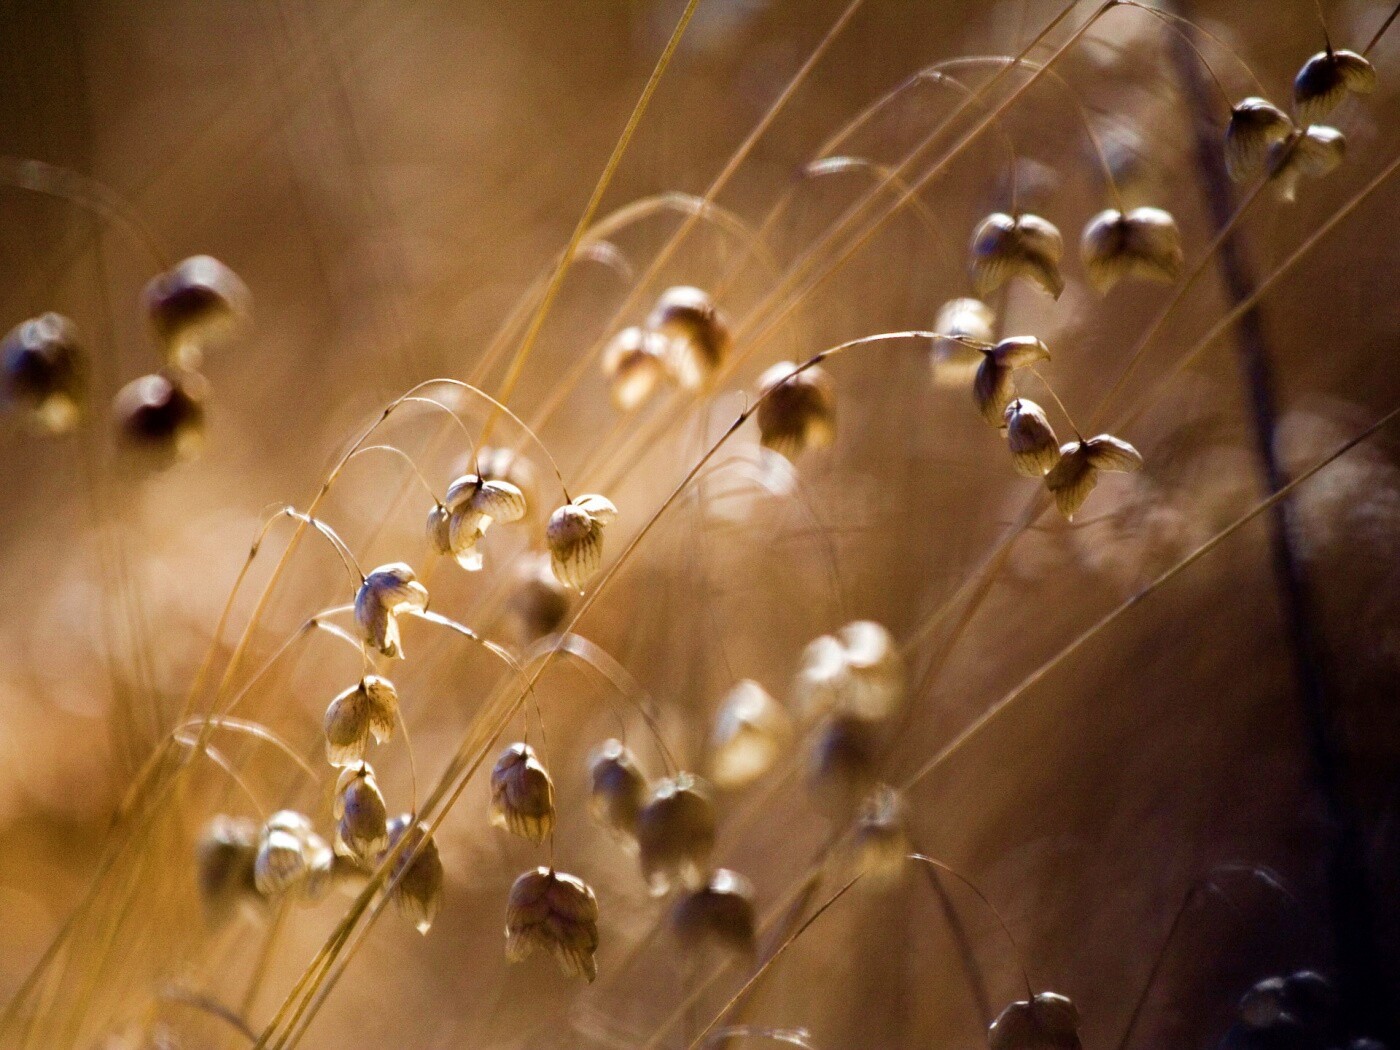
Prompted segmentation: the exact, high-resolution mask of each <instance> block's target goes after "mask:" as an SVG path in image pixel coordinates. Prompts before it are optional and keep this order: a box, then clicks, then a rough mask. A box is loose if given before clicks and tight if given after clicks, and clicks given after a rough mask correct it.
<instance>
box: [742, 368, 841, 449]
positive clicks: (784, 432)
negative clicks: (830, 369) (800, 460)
mask: <svg viewBox="0 0 1400 1050" xmlns="http://www.w3.org/2000/svg"><path fill="white" fill-rule="evenodd" d="M796 368H797V366H796V365H794V364H793V363H792V362H791V361H780V362H778V363H777V364H776V365H774V366H773V367H772V368H769V369H768V370H766V371H765V372H764V373H763V375H761V376H759V377H758V393H759V396H760V397H761V398H763V400H762V401H760V402H759V405H758V433H759V440H760V441H761V442H762V444H763V447H764V448H770V449H772V450H773V451H774V452H777V453H778V454H779V455H782V456H786V457H787V458H788V459H796V458H797V457H798V455H799V454H800V453H801V452H802V450H803V449H806V448H825V447H826V446H827V445H830V444H831V443H832V441H834V440H835V439H836V391H835V387H834V386H833V384H832V382H831V376H830V375H828V374H827V373H826V370H825V369H823V368H822V367H821V366H820V365H813V366H812V367H811V368H808V369H804V370H803V371H802V372H799V373H798V374H796V375H793V372H794V371H795V370H796Z"/></svg>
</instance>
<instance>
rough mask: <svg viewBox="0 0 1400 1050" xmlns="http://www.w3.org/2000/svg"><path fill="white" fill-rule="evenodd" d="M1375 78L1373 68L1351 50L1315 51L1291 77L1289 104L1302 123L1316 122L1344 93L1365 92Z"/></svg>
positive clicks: (1340, 99)
mask: <svg viewBox="0 0 1400 1050" xmlns="http://www.w3.org/2000/svg"><path fill="white" fill-rule="evenodd" d="M1378 83H1379V80H1378V78H1377V77H1376V68H1375V67H1374V66H1373V65H1371V63H1370V62H1368V61H1367V60H1366V59H1365V58H1364V57H1362V56H1361V55H1358V54H1357V53H1356V52H1355V51H1345V50H1341V51H1334V50H1332V49H1331V48H1330V47H1329V48H1328V49H1327V50H1325V51H1319V52H1318V53H1317V54H1315V55H1313V56H1312V57H1311V58H1310V59H1308V60H1307V61H1306V62H1304V63H1303V67H1302V68H1301V69H1300V70H1298V75H1297V76H1296V77H1295V78H1294V80H1293V104H1294V106H1295V107H1296V108H1297V110H1298V120H1299V122H1300V123H1302V124H1316V123H1317V122H1318V121H1320V120H1322V119H1323V118H1324V117H1326V116H1327V114H1328V113H1330V112H1332V110H1334V109H1335V108H1336V107H1337V105H1338V103H1340V102H1341V101H1342V99H1344V98H1346V96H1347V94H1348V93H1351V94H1353V95H1369V94H1371V93H1372V92H1374V91H1375V90H1376V87H1377V86H1378Z"/></svg>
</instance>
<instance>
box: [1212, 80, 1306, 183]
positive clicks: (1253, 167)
mask: <svg viewBox="0 0 1400 1050" xmlns="http://www.w3.org/2000/svg"><path fill="white" fill-rule="evenodd" d="M1292 134H1293V121H1291V120H1289V119H1288V114H1287V113H1285V112H1284V111H1283V110H1281V109H1279V108H1278V107H1277V106H1275V105H1274V104H1273V103H1272V102H1270V101H1268V100H1267V99H1262V98H1257V97H1253V96H1251V97H1250V98H1247V99H1245V100H1244V101H1243V102H1241V103H1239V105H1237V106H1235V107H1234V108H1233V109H1231V110H1230V123H1229V126H1228V127H1226V129H1225V168H1226V170H1227V171H1229V173H1230V178H1232V179H1234V180H1235V181H1236V182H1244V181H1245V180H1247V179H1252V178H1254V177H1255V176H1256V175H1258V174H1260V173H1261V172H1262V171H1264V168H1265V163H1266V162H1267V160H1268V158H1269V151H1270V150H1271V149H1273V148H1274V146H1276V145H1277V144H1278V143H1280V142H1283V141H1284V140H1286V139H1287V138H1288V137H1289V136H1290V135H1292Z"/></svg>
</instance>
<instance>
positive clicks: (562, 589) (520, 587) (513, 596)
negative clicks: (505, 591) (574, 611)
mask: <svg viewBox="0 0 1400 1050" xmlns="http://www.w3.org/2000/svg"><path fill="white" fill-rule="evenodd" d="M572 598H573V592H572V591H570V590H569V588H568V587H566V586H564V584H562V583H560V582H559V580H558V579H556V578H555V575H554V573H553V571H551V569H550V567H549V559H548V558H546V557H543V556H540V557H535V556H530V557H526V558H522V559H521V561H520V564H519V565H518V567H517V569H516V583H515V589H514V590H512V591H511V593H510V600H509V606H508V608H509V612H510V618H511V621H512V623H513V624H514V628H515V632H516V634H517V635H518V637H519V639H520V641H521V642H523V643H524V644H526V645H528V644H530V643H531V642H535V641H538V640H539V639H541V638H543V637H545V636H546V635H550V634H553V633H554V632H555V631H557V630H559V628H560V627H562V626H563V624H564V620H565V618H566V617H567V616H568V615H569V607H570V605H571V604H572Z"/></svg>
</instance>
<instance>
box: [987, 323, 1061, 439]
mask: <svg viewBox="0 0 1400 1050" xmlns="http://www.w3.org/2000/svg"><path fill="white" fill-rule="evenodd" d="M1048 360H1050V351H1049V349H1048V348H1047V347H1046V345H1045V344H1044V343H1042V342H1041V341H1040V340H1039V339H1037V338H1036V337H1035V336H1033V335H1014V336H1012V337H1011V338H1009V339H1003V340H1002V341H1001V342H999V343H997V345H996V346H993V347H991V348H989V349H987V350H983V351H982V363H981V364H980V365H978V366H977V375H976V377H974V379H973V380H972V400H973V401H974V402H976V404H977V408H978V411H980V412H981V413H982V418H983V419H985V420H986V421H987V422H988V423H990V424H991V425H992V426H994V427H999V426H1001V425H1002V417H1003V416H1004V415H1005V413H1006V406H1007V405H1009V404H1010V403H1011V399H1012V398H1013V397H1014V396H1015V390H1016V386H1015V383H1014V381H1013V378H1012V373H1013V372H1014V371H1015V370H1016V369H1018V368H1027V367H1029V366H1031V365H1034V364H1035V363H1036V362H1037V361H1048Z"/></svg>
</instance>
